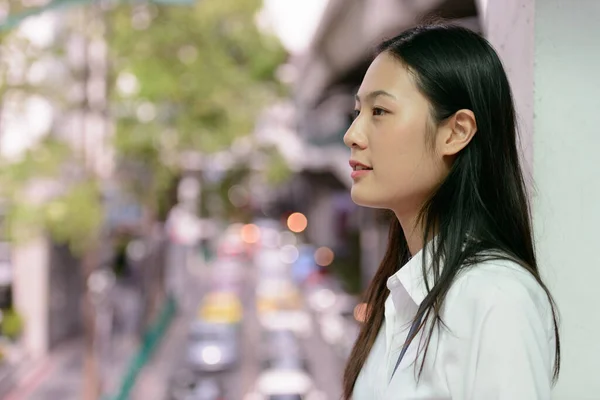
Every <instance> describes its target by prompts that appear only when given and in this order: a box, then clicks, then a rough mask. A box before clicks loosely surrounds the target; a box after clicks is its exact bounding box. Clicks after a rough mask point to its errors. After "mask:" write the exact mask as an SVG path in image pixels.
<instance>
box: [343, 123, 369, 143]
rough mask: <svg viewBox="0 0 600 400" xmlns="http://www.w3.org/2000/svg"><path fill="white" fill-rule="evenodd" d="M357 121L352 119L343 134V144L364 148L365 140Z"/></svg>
mask: <svg viewBox="0 0 600 400" xmlns="http://www.w3.org/2000/svg"><path fill="white" fill-rule="evenodd" d="M357 122H358V121H357V120H354V122H353V123H352V125H350V128H348V130H347V131H346V133H345V134H344V144H345V145H346V146H348V147H349V148H351V149H353V148H357V147H358V148H360V149H364V148H366V147H367V140H366V137H365V135H364V134H362V133H361V131H360V129H359V126H358V123H357Z"/></svg>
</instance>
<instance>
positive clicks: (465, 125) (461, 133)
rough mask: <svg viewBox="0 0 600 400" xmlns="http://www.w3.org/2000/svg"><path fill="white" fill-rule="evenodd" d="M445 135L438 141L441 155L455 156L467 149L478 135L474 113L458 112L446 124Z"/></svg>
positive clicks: (468, 111)
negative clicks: (476, 134)
mask: <svg viewBox="0 0 600 400" xmlns="http://www.w3.org/2000/svg"><path fill="white" fill-rule="evenodd" d="M443 132H444V133H443V134H442V135H440V138H439V139H440V140H439V141H438V147H439V148H438V150H439V153H440V154H442V155H444V156H453V155H456V154H458V153H459V152H460V151H461V150H462V149H464V148H465V147H467V145H468V144H469V143H470V142H471V139H473V137H474V136H475V133H477V121H476V120H475V114H473V111H471V110H467V109H463V110H458V111H457V112H456V113H454V115H453V116H452V117H450V118H449V119H448V120H447V121H446V122H445V123H444V129H443Z"/></svg>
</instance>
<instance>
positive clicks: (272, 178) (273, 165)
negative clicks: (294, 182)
mask: <svg viewBox="0 0 600 400" xmlns="http://www.w3.org/2000/svg"><path fill="white" fill-rule="evenodd" d="M265 174H266V180H267V182H268V183H269V184H271V185H273V186H277V185H281V184H282V183H284V182H286V181H287V180H288V179H290V178H291V176H292V171H291V170H290V168H289V167H288V164H287V161H285V159H284V158H283V156H282V155H281V153H279V151H278V150H277V149H273V150H271V151H269V152H268V164H267V169H266V171H265Z"/></svg>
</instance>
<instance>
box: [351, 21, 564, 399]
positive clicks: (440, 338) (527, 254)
mask: <svg viewBox="0 0 600 400" xmlns="http://www.w3.org/2000/svg"><path fill="white" fill-rule="evenodd" d="M355 116H356V118H355V120H354V122H353V123H352V126H351V127H350V128H349V129H348V132H347V133H346V135H345V137H344V142H345V144H346V145H347V146H348V147H350V149H351V160H350V165H351V167H352V168H353V172H352V177H353V180H354V184H353V186H352V199H353V200H354V201H355V202H356V203H357V204H359V205H362V206H366V207H374V208H383V209H389V210H391V211H393V213H394V214H395V218H394V219H393V222H392V226H391V229H390V237H389V244H388V247H387V252H386V254H385V256H384V258H383V261H382V263H381V265H380V267H379V269H378V271H377V273H376V274H375V277H374V279H373V281H372V283H371V285H370V287H369V289H368V291H367V294H366V304H367V308H366V310H367V311H366V316H365V321H364V324H363V327H362V331H361V333H360V335H359V338H358V340H357V342H356V345H355V346H354V349H353V350H352V353H351V356H350V359H349V361H348V365H347V367H346V371H345V376H344V397H345V399H353V400H408V399H410V400H416V399H436V400H441V399H453V400H496V399H501V400H548V399H550V390H551V386H552V383H553V381H554V380H555V379H556V378H557V377H558V371H559V364H560V346H559V340H558V328H557V318H556V312H555V307H554V302H553V301H552V297H551V295H550V293H549V291H548V289H547V288H546V286H545V285H544V283H543V282H542V279H541V277H540V273H539V270H538V265H537V262H536V256H535V251H534V244H533V238H532V228H531V219H530V212H529V205H528V199H527V195H526V191H525V184H524V179H523V172H522V170H521V166H520V163H519V153H518V150H517V137H516V136H517V134H516V126H515V110H514V106H513V100H512V97H511V91H510V87H509V83H508V80H507V77H506V74H505V72H504V69H503V67H502V64H501V62H500V60H499V58H498V56H497V54H496V53H495V51H494V50H493V49H492V47H491V46H490V44H489V43H488V42H487V41H486V40H485V39H483V38H482V37H481V36H479V35H477V34H476V33H474V32H471V31H469V30H467V29H464V28H461V27H454V26H444V25H432V26H421V27H417V28H414V29H411V30H409V31H406V32H404V33H402V34H400V35H399V36H397V37H395V38H392V39H390V40H388V41H385V42H384V43H382V45H381V46H380V49H379V52H378V55H377V57H376V58H375V60H374V61H373V63H372V64H371V66H370V67H369V69H368V71H367V72H366V75H365V77H364V79H363V82H362V85H361V86H360V89H359V90H358V93H357V95H356V113H355Z"/></svg>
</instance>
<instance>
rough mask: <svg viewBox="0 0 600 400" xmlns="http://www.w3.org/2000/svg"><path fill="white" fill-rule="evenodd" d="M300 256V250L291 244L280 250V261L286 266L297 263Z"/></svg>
mask: <svg viewBox="0 0 600 400" xmlns="http://www.w3.org/2000/svg"><path fill="white" fill-rule="evenodd" d="M299 256H300V253H299V252H298V249H297V248H296V246H294V245H291V244H288V245H285V246H283V247H282V248H281V250H279V259H280V260H281V261H282V262H284V263H286V264H292V263H294V262H296V260H297V259H298V257H299Z"/></svg>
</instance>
